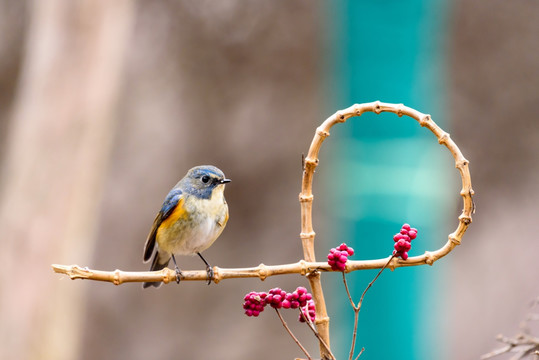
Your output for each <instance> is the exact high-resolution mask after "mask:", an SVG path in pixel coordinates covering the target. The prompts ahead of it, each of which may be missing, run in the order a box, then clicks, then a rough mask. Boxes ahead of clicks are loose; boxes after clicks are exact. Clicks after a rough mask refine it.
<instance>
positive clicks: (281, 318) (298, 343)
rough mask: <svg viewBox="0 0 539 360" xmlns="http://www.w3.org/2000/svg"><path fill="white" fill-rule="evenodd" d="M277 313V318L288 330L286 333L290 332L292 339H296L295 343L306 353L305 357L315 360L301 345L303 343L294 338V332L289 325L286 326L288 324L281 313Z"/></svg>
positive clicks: (276, 310)
mask: <svg viewBox="0 0 539 360" xmlns="http://www.w3.org/2000/svg"><path fill="white" fill-rule="evenodd" d="M275 312H276V313H277V316H279V320H281V323H282V324H283V326H284V328H285V329H286V331H287V332H288V334H290V336H291V337H292V339H294V341H295V343H296V344H297V345H298V346H299V347H300V349H301V350H302V351H303V352H304V353H305V356H307V359H309V360H313V359H312V358H311V355H309V352H307V349H305V348H304V347H303V345H301V343H300V342H299V340H298V338H297V337H295V336H294V334H292V330H290V328H289V327H288V325H287V324H286V322H285V321H284V319H283V317H282V316H281V313H280V312H279V309H275Z"/></svg>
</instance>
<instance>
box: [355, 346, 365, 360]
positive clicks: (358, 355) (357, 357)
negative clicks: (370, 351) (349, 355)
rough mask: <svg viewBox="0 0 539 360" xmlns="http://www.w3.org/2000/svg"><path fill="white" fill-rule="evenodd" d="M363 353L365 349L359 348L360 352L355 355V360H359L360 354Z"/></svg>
mask: <svg viewBox="0 0 539 360" xmlns="http://www.w3.org/2000/svg"><path fill="white" fill-rule="evenodd" d="M363 351H365V348H364V347H363V348H361V351H360V352H359V354H357V356H356V358H355V360H357V359H359V357H360V356H361V354H363Z"/></svg>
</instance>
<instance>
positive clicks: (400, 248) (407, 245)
mask: <svg viewBox="0 0 539 360" xmlns="http://www.w3.org/2000/svg"><path fill="white" fill-rule="evenodd" d="M416 237H417V229H415V228H412V227H410V225H408V224H404V225H402V228H401V231H400V232H399V233H397V234H395V236H393V240H395V250H393V255H395V256H396V257H400V258H401V259H402V260H406V259H408V251H409V250H410V249H411V248H412V240H413V239H415V238H416Z"/></svg>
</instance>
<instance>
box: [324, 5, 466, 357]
mask: <svg viewBox="0 0 539 360" xmlns="http://www.w3.org/2000/svg"><path fill="white" fill-rule="evenodd" d="M328 6H329V8H328V10H329V11H328V14H329V16H328V20H327V22H328V25H327V28H328V29H331V32H332V33H331V43H330V45H329V49H330V51H329V54H330V56H329V57H330V59H329V60H328V62H329V66H328V68H329V69H330V70H329V74H328V85H329V86H330V88H331V89H332V96H333V98H332V103H331V104H329V105H330V106H331V110H330V111H328V115H329V113H332V112H334V111H336V110H338V109H342V108H345V107H348V106H350V105H352V104H354V103H362V102H371V101H374V100H380V101H384V102H392V103H404V104H405V105H407V106H410V107H413V108H415V109H417V110H419V111H422V112H425V113H430V114H431V115H432V116H433V118H434V120H435V121H436V122H437V123H438V124H439V125H440V126H442V127H443V128H444V129H446V130H447V131H448V130H449V129H447V124H446V119H445V118H444V114H443V111H444V101H443V100H444V97H445V89H444V80H445V79H444V69H445V63H444V51H445V34H446V33H447V31H446V29H445V28H446V22H447V18H446V17H447V15H446V14H447V13H448V12H447V9H446V6H447V4H446V2H445V1H442V0H434V1H431V0H414V1H383V2H381V1H351V0H350V1H339V2H332V3H331V4H328ZM328 142H335V143H332V144H331V145H325V146H327V147H329V150H326V151H329V152H330V155H329V156H330V157H331V161H329V163H327V164H325V163H324V162H322V163H321V167H320V172H321V173H323V174H324V175H322V176H323V177H324V181H325V184H326V186H327V191H328V192H330V193H331V194H332V195H331V196H330V198H331V199H332V200H331V202H332V203H331V210H332V211H331V213H332V214H334V219H332V220H334V222H333V223H334V224H336V225H335V227H334V229H333V234H332V236H331V240H330V239H327V241H328V243H327V245H328V248H329V247H333V246H337V245H338V244H339V243H340V242H346V243H347V244H349V245H352V246H353V247H354V248H355V249H356V255H355V256H354V258H355V259H372V258H382V257H386V256H388V255H390V253H391V251H392V250H393V241H392V236H393V234H395V233H396V232H398V231H399V230H400V227H401V225H402V224H403V223H404V222H409V223H410V224H411V225H412V226H414V227H417V228H418V229H419V237H418V239H417V240H414V242H413V248H412V250H411V253H410V254H411V255H412V256H413V255H418V254H422V253H423V252H425V251H426V250H434V249H437V248H439V247H441V246H442V245H443V243H445V241H446V240H447V234H448V233H449V232H450V230H451V227H452V226H453V225H454V226H456V216H457V215H455V217H451V216H450V211H452V210H453V207H454V204H455V201H454V200H453V199H455V200H456V199H457V195H456V194H458V188H457V186H458V184H457V179H458V174H457V173H456V172H455V173H451V171H452V170H451V169H452V168H453V167H454V166H453V165H454V163H453V158H452V157H451V155H450V154H449V152H448V151H447V150H446V149H445V148H441V147H440V145H438V143H437V141H436V139H435V137H434V136H433V134H431V133H430V132H429V131H428V130H426V129H423V128H421V127H420V126H419V125H418V124H417V123H416V122H415V120H413V119H410V118H404V117H403V118H399V117H397V116H396V115H393V114H382V115H374V114H365V115H363V116H361V118H352V119H350V120H348V122H347V123H346V124H344V125H339V128H338V129H337V128H334V129H333V130H332V136H331V138H330V139H329V140H328ZM322 160H323V159H322ZM326 161H327V160H326ZM322 169H325V171H322ZM448 220H454V222H453V223H448ZM320 241H326V239H323V240H320ZM448 266H449V263H448V262H447V261H444V260H441V261H439V262H437V263H436V264H435V266H433V267H414V268H401V269H397V270H395V271H394V272H391V271H389V270H387V271H386V273H384V274H383V275H382V276H381V277H380V278H379V280H378V281H377V282H376V283H375V285H374V286H373V288H371V290H369V292H368V293H367V296H366V298H365V301H364V303H363V308H362V310H361V313H360V319H359V329H358V342H357V348H358V349H361V347H363V346H364V347H365V348H366V350H365V353H364V354H363V355H362V357H361V358H362V359H443V354H444V353H445V351H444V350H443V344H444V341H443V338H444V336H445V335H444V324H443V323H441V322H440V319H442V318H440V317H438V316H436V315H435V314H436V313H437V312H440V311H442V310H443V309H444V308H445V304H444V302H443V291H444V289H443V281H444V279H445V276H446V275H445V274H446V272H447V271H448ZM376 273H377V271H361V272H355V273H353V274H350V275H348V276H347V278H348V280H349V286H350V288H351V291H352V293H353V295H354V297H355V299H356V301H357V300H359V297H360V296H361V293H362V292H363V290H364V289H365V287H366V286H367V284H368V283H369V282H370V280H371V279H372V278H373V277H374V276H375V275H376ZM340 279H341V277H340V276H339V275H338V274H328V275H327V278H326V279H325V280H324V281H325V283H326V284H327V285H328V286H329V288H330V289H331V293H332V294H335V296H332V297H331V299H329V300H328V303H329V311H330V316H331V318H332V322H331V331H332V344H333V346H332V347H333V348H335V352H336V355H337V357H338V358H341V359H343V358H347V356H348V350H349V346H350V341H351V337H352V321H353V311H352V310H351V308H350V306H349V305H348V300H347V298H346V296H345V293H344V290H343V286H342V282H341V281H340Z"/></svg>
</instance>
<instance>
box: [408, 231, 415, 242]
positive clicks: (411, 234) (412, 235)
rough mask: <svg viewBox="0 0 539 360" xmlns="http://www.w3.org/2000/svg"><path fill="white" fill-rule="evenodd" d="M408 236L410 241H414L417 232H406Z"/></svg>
mask: <svg viewBox="0 0 539 360" xmlns="http://www.w3.org/2000/svg"><path fill="white" fill-rule="evenodd" d="M408 236H409V237H410V239H411V240H413V239H415V238H416V237H417V231H414V230H410V231H408Z"/></svg>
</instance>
